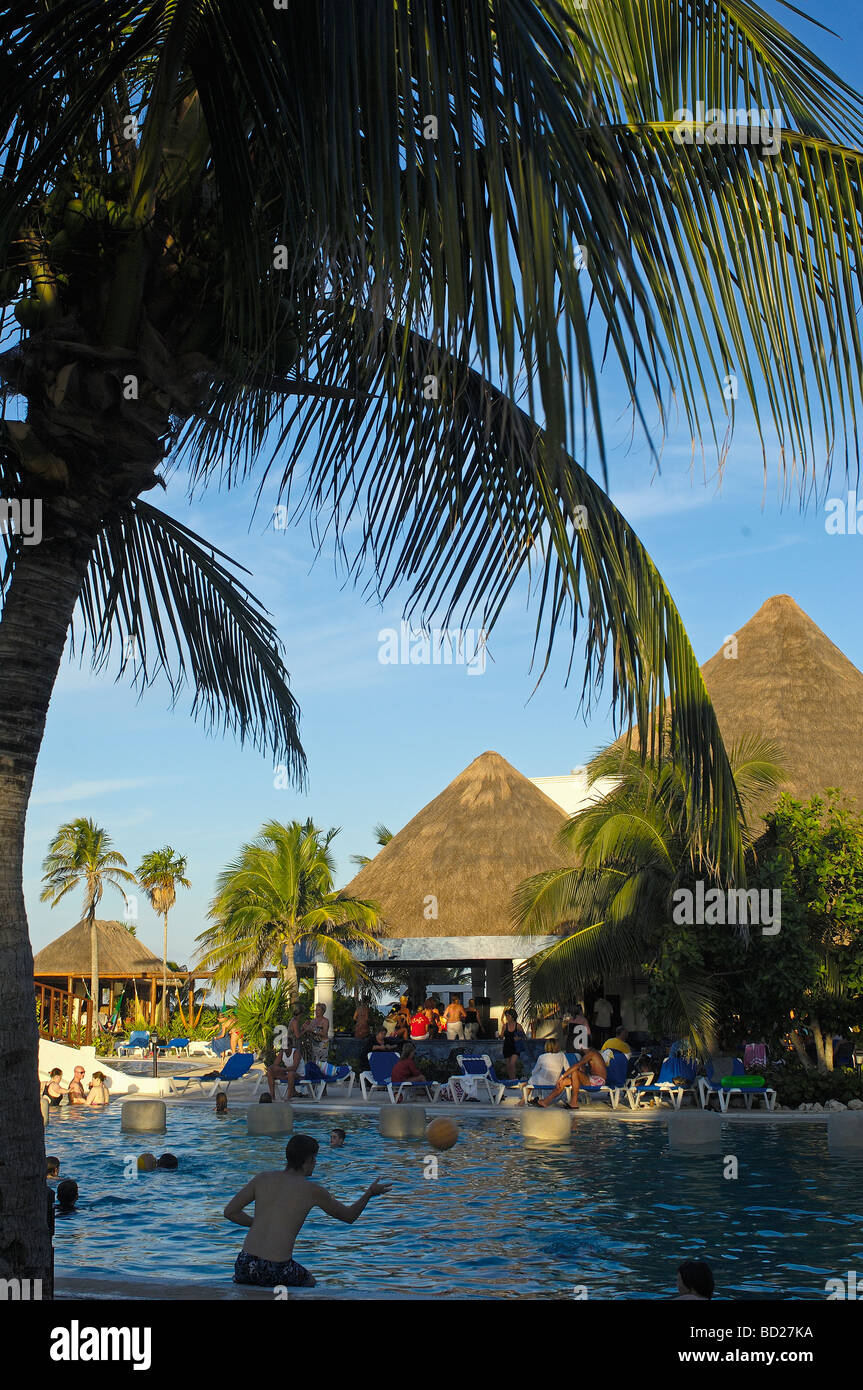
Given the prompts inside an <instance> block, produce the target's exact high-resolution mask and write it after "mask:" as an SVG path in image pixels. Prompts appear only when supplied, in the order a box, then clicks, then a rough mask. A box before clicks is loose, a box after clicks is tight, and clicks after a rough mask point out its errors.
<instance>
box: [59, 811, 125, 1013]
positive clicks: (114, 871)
mask: <svg viewBox="0 0 863 1390" xmlns="http://www.w3.org/2000/svg"><path fill="white" fill-rule="evenodd" d="M42 868H43V871H44V872H43V874H42V882H43V883H44V885H45V886H44V888H43V889H42V892H41V893H40V894H39V901H40V902H43V903H45V902H50V904H51V906H52V907H56V906H57V904H58V902H60V900H61V899H62V898H65V896H66V894H67V893H71V891H72V889H73V888H77V887H78V886H79V885H81V884H83V887H84V912H85V914H86V917H87V921H88V922H89V924H90V998H91V999H92V1001H93V1004H92V1007H93V1016H94V1018H95V1016H96V1013H97V1012H98V1009H99V942H98V939H97V937H96V905H97V903H98V902H99V901H100V900H101V897H102V893H103V892H104V889H105V885H106V884H107V885H110V887H111V888H116V889H117V891H118V892H119V893H122V894H123V900H124V901H125V899H126V894H125V892H124V891H123V888H122V887H121V884H123V883H132V884H133V883H134V882H135V875H134V874H132V873H130V872H129V871H128V869H127V868H126V861H125V859H124V858H123V856H122V854H119V853H118V852H117V851H116V850H112V849H111V837H110V835H109V834H108V832H107V830H103V829H102V827H101V826H99V825H97V824H96V822H95V821H92V820H88V819H86V818H85V817H84V816H79V817H78V818H77V820H73V821H67V822H66V824H65V825H61V826H60V829H59V830H58V831H57V834H56V835H55V836H54V839H53V840H52V841H51V844H50V846H49V849H48V853H47V854H46V856H45V859H44V861H43V863H42Z"/></svg>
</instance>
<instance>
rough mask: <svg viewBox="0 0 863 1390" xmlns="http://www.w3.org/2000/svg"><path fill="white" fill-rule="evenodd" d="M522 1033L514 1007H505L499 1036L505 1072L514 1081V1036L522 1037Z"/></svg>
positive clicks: (516, 1054) (515, 1047) (516, 1055)
mask: <svg viewBox="0 0 863 1390" xmlns="http://www.w3.org/2000/svg"><path fill="white" fill-rule="evenodd" d="M524 1035H525V1033H524V1029H523V1028H522V1026H521V1024H520V1023H519V1021H518V1014H517V1013H516V1011H515V1009H507V1010H506V1012H505V1013H504V1016H503V1027H502V1028H501V1030H500V1036H501V1037H502V1038H503V1060H504V1061H505V1062H506V1072H507V1076H508V1077H509V1079H510V1081H515V1064H516V1061H517V1060H518V1047H517V1046H516V1038H523V1037H524Z"/></svg>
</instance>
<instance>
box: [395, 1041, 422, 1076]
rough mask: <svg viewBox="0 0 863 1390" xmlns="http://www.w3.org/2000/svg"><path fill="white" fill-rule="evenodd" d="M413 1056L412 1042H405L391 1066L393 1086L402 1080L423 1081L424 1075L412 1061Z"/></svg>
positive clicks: (414, 1053) (414, 1052) (414, 1054)
mask: <svg viewBox="0 0 863 1390" xmlns="http://www.w3.org/2000/svg"><path fill="white" fill-rule="evenodd" d="M415 1056H416V1048H415V1047H414V1045H413V1043H405V1045H404V1047H403V1048H402V1055H401V1057H400V1058H399V1060H398V1061H397V1062H396V1064H395V1066H394V1067H393V1075H392V1082H393V1085H394V1086H400V1085H401V1083H402V1082H403V1081H423V1082H424V1081H425V1077H424V1076H423V1074H422V1072H421V1071H419V1069H418V1068H417V1064H416V1062H415V1061H414V1057H415Z"/></svg>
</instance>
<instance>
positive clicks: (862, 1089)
mask: <svg viewBox="0 0 863 1390" xmlns="http://www.w3.org/2000/svg"><path fill="white" fill-rule="evenodd" d="M766 1080H767V1085H768V1086H773V1087H775V1090H776V1104H777V1105H789V1106H791V1108H792V1109H793V1110H796V1109H797V1107H798V1105H803V1104H812V1103H814V1102H818V1103H819V1104H821V1105H823V1104H824V1102H825V1101H828V1100H841V1101H842V1102H843V1103H844V1104H845V1105H847V1104H848V1102H849V1100H863V1074H861V1073H860V1072H856V1071H854V1070H853V1069H852V1068H842V1069H838V1070H836V1071H832V1072H829V1073H828V1074H827V1075H826V1076H823V1075H820V1074H819V1073H818V1072H807V1071H804V1070H803V1068H802V1067H798V1066H794V1065H791V1066H784V1067H768V1068H767V1072H766Z"/></svg>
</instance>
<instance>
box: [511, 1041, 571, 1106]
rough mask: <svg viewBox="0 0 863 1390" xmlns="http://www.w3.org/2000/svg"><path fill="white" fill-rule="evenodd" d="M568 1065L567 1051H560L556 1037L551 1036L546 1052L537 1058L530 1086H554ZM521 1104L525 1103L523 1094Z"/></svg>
mask: <svg viewBox="0 0 863 1390" xmlns="http://www.w3.org/2000/svg"><path fill="white" fill-rule="evenodd" d="M568 1066H569V1063H568V1062H567V1060H566V1053H565V1052H561V1051H560V1049H559V1048H558V1045H557V1043H556V1042H555V1040H554V1038H549V1040H548V1042H547V1043H546V1045H545V1052H544V1053H543V1054H542V1056H541V1057H538V1058H537V1060H536V1063H535V1065H534V1068H533V1071H532V1072H531V1074H530V1079H529V1081H528V1083H527V1084H528V1085H530V1086H554V1085H555V1084H556V1082H557V1081H558V1078H559V1077H560V1076H561V1075H562V1074H563V1072H565V1071H566V1069H567V1067H568ZM519 1105H524V1098H523V1096H522V1099H521V1100H520V1101H519Z"/></svg>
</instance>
